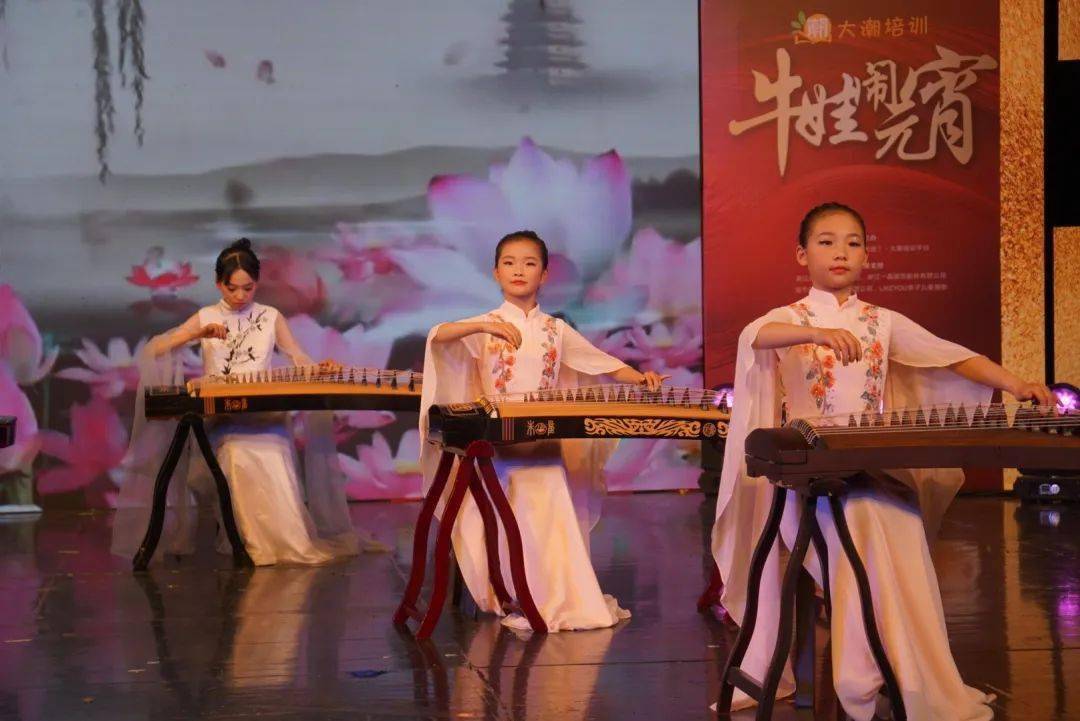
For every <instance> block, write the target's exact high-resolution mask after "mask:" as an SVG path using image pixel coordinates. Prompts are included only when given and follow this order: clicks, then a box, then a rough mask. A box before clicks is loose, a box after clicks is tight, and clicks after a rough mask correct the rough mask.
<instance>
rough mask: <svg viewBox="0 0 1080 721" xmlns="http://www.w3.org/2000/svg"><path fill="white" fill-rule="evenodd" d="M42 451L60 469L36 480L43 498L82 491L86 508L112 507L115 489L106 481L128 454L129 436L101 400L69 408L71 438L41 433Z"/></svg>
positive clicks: (45, 473) (110, 482)
mask: <svg viewBox="0 0 1080 721" xmlns="http://www.w3.org/2000/svg"><path fill="white" fill-rule="evenodd" d="M41 437H42V439H41V450H42V451H43V452H44V453H45V454H46V455H49V456H52V457H54V458H56V459H58V460H60V461H62V463H63V465H58V466H54V467H52V468H47V469H45V470H44V471H42V472H41V473H39V474H38V477H37V488H38V491H39V492H41V493H42V494H45V495H49V494H53V493H68V492H71V491H77V490H80V489H81V490H82V491H83V492H84V494H85V495H86V500H87V505H89V506H91V507H103V506H104V507H109V506H113V505H115V498H116V487H115V485H113V482H112V480H111V479H110V477H109V473H110V471H112V470H114V469H115V468H117V467H118V466H119V465H120V463H121V462H122V461H123V460H124V455H125V453H126V452H127V442H128V434H127V429H126V428H125V427H124V424H123V423H122V422H121V421H120V416H119V415H117V413H116V410H115V409H114V408H113V407H112V405H111V404H110V403H109V402H108V401H107V400H105V399H104V398H94V399H92V400H91V401H90V402H89V403H87V404H86V405H79V404H75V405H73V406H72V407H71V435H70V436H66V435H64V434H63V433H58V432H56V431H50V430H45V431H42V432H41Z"/></svg>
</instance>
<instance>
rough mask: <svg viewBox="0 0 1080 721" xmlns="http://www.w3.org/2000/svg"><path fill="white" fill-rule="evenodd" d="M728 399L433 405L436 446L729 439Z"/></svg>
mask: <svg viewBox="0 0 1080 721" xmlns="http://www.w3.org/2000/svg"><path fill="white" fill-rule="evenodd" d="M726 402H727V396H726V395H725V396H722V397H718V396H717V394H716V393H715V392H713V391H710V390H701V389H696V388H664V389H662V390H660V391H656V392H649V391H647V390H642V389H640V388H638V387H635V386H625V385H613V386H591V387H587V388H573V389H565V390H562V389H560V390H551V391H537V392H535V393H511V394H506V395H500V396H491V397H488V398H484V399H481V400H479V401H477V402H475V403H454V404H450V405H444V406H433V407H432V408H431V411H430V412H429V414H428V440H430V441H432V442H435V443H439V444H441V445H442V446H443V447H444V448H447V449H451V450H464V448H465V447H466V446H467V445H468V444H469V443H470V442H472V441H477V440H484V441H489V442H491V443H494V444H496V445H500V444H510V443H527V442H530V441H540V440H544V439H547V438H685V439H690V440H712V439H716V438H724V437H726V436H727V422H728V419H729V418H730V416H731V409H730V408H729V407H728V406H727V405H726Z"/></svg>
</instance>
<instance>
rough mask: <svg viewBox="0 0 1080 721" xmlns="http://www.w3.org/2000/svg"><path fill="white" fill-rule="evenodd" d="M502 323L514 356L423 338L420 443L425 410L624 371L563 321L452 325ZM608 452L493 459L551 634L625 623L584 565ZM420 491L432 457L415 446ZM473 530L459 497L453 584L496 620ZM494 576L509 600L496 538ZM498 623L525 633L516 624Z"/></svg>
mask: <svg viewBox="0 0 1080 721" xmlns="http://www.w3.org/2000/svg"><path fill="white" fill-rule="evenodd" d="M484 321H488V322H502V323H511V324H513V325H514V326H515V327H516V328H517V329H518V330H519V331H520V332H521V339H522V342H521V346H520V347H519V348H514V347H513V346H512V345H511V344H510V343H507V342H506V341H504V340H502V339H501V338H497V337H495V336H491V335H489V334H487V333H475V334H473V335H470V336H466V337H465V338H463V339H461V340H460V341H453V342H450V343H435V342H433V338H434V336H435V333H436V332H437V331H438V326H437V327H436V328H434V329H432V331H431V334H430V335H429V336H428V345H427V352H426V355H425V359H424V386H423V399H422V403H421V421H420V422H421V433H424V432H425V430H426V418H427V413H426V410H427V408H428V407H430V406H431V405H432V404H433V403H456V402H463V401H471V400H475V399H476V398H478V397H479V396H481V395H492V394H501V393H520V392H527V391H534V390H539V389H549V388H565V387H573V386H577V385H587V384H590V383H596V382H599V381H598V380H597V379H589V376H599V375H601V374H604V373H611V372H613V371H616V370H618V369H619V368H622V367H624V365H625V364H624V363H623V362H622V361H620V360H619V359H617V358H614V357H612V356H610V355H608V354H607V353H604V352H603V351H601V350H599V349H597V348H596V347H594V346H593V345H592V344H591V343H589V342H588V341H587V340H586V339H585V338H584V337H583V336H582V335H581V334H580V333H578V332H577V331H576V330H574V329H573V328H572V327H570V326H569V325H567V324H566V323H565V322H564V321H562V320H560V319H557V318H554V317H552V316H550V315H548V314H546V313H544V312H542V311H541V310H540V309H539V308H533V309H532V310H531V311H529V312H528V313H525V312H523V311H522V310H521V309H520V308H518V307H516V306H514V305H513V304H511V303H503V304H502V305H501V306H500V307H499V308H497V309H495V310H493V311H491V312H490V313H486V314H484V315H482V316H477V317H475V318H469V319H466V320H465V321H462V322H484ZM611 448H612V445H611V444H610V443H609V442H603V441H582V440H576V441H562V442H559V443H556V444H551V443H549V444H546V445H543V446H533V445H532V444H524V445H523V446H515V447H514V449H513V450H514V451H516V453H515V454H514V456H513V457H507V456H506V455H500V457H498V458H497V459H496V468H497V470H498V472H499V477H500V479H501V480H502V482H503V483H504V485H506V486H508V496H509V499H510V503H511V505H512V506H513V508H514V513H515V516H516V517H517V520H518V523H519V525H520V526H521V532H522V542H523V547H524V552H525V569H526V575H527V576H528V578H529V588H530V591H531V592H532V596H533V600H534V601H535V602H536V605H537V608H538V609H539V611H540V615H541V616H543V618H544V620H545V621H546V622H547V624H548V629H549V630H551V631H561V630H571V629H588V628H604V627H607V626H612V625H614V624H615V623H617V622H618V621H619V620H620V619H621V618H625V617H627V616H629V613H628V612H627V611H624V610H623V609H620V608H619V607H618V605H617V603H616V602H615V599H613V598H612V597H610V596H605V595H604V594H603V593H601V591H600V585H599V583H598V582H597V580H596V573H595V572H594V570H593V567H592V562H591V561H590V559H589V550H588V532H589V530H590V529H591V527H592V523H593V522H595V520H596V518H597V516H598V513H599V510H598V502H599V497H600V496H601V495H602V493H603V476H602V469H603V463H604V461H605V460H606V457H607V453H610V450H611ZM422 453H423V458H422V460H423V465H424V469H425V477H424V481H425V489H426V488H427V486H429V485H430V484H431V480H432V476H433V473H434V467H435V465H436V462H437V459H438V449H436V448H434V447H432V446H429V445H428V444H426V443H425V444H424V445H423V449H422ZM483 539H484V533H483V524H482V521H481V518H480V515H479V512H478V510H477V509H476V504H475V503H473V501H472V498H471V497H470V496H466V500H465V503H464V504H463V505H462V509H461V512H460V514H459V516H458V520H457V522H456V524H455V526H454V535H453V540H454V552H455V554H456V556H457V561H458V567H459V568H460V569H461V574H462V577H463V578H464V579H465V583H466V585H467V586H468V587H469V591H470V593H471V594H472V596H473V598H474V599H475V600H476V603H477V605H478V606H479V608H480V609H481V610H483V611H488V612H494V613H499V612H501V611H500V609H499V607H498V603H497V600H496V598H495V595H494V592H493V591H492V589H491V584H490V581H489V577H488V572H487V563H486V555H485V548H484V542H483ZM502 540H503V543H502V548H501V549H500V553H501V556H502V571H503V575H504V576H505V578H504V580H505V583H506V586H507V589H508V590H509V591H510V592H511V593H513V592H514V591H513V583H512V579H511V578H510V577H509V569H510V564H509V558H508V556H507V551H506V546H505V534H502ZM503 623H505V624H507V625H509V626H513V627H518V628H523V629H527V628H528V623H527V622H526V620H525V619H524V618H523V617H521V616H520V614H512V615H510V616H508V617H507V618H505V619H504V620H503Z"/></svg>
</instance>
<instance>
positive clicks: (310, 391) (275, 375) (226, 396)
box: [145, 366, 421, 418]
mask: <svg viewBox="0 0 1080 721" xmlns="http://www.w3.org/2000/svg"><path fill="white" fill-rule="evenodd" d="M420 382H421V375H420V374H419V373H414V372H413V371H398V370H384V369H378V368H356V367H342V368H340V369H335V370H332V371H327V370H325V369H322V368H320V367H319V366H293V367H289V368H275V369H273V370H269V371H261V372H255V373H238V374H233V375H229V376H217V375H210V376H203V377H202V378H198V379H196V380H193V381H191V382H189V383H188V384H187V385H186V386H156V387H151V388H147V389H146V396H145V400H146V417H147V418H178V417H180V416H183V415H185V414H188V413H193V414H196V415H203V416H210V415H218V414H222V413H267V412H275V411H345V410H349V411H356V410H380V411H418V410H420Z"/></svg>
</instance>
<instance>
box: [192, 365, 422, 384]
mask: <svg viewBox="0 0 1080 721" xmlns="http://www.w3.org/2000/svg"><path fill="white" fill-rule="evenodd" d="M422 380H423V374H422V373H417V372H415V371H401V370H387V369H385V368H367V367H363V366H342V367H341V368H340V369H334V370H326V369H324V368H322V367H321V366H318V365H305V366H287V367H283V368H272V369H270V370H265V371H253V372H250V373H232V374H229V375H209V376H202V377H201V378H196V379H195V380H193V381H191V384H190V385H191V386H192V387H194V388H199V387H202V386H210V385H228V384H234V383H368V384H372V385H374V384H379V385H382V384H386V383H390V384H393V383H397V384H398V385H401V384H406V385H407V384H409V383H420V382H422Z"/></svg>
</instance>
